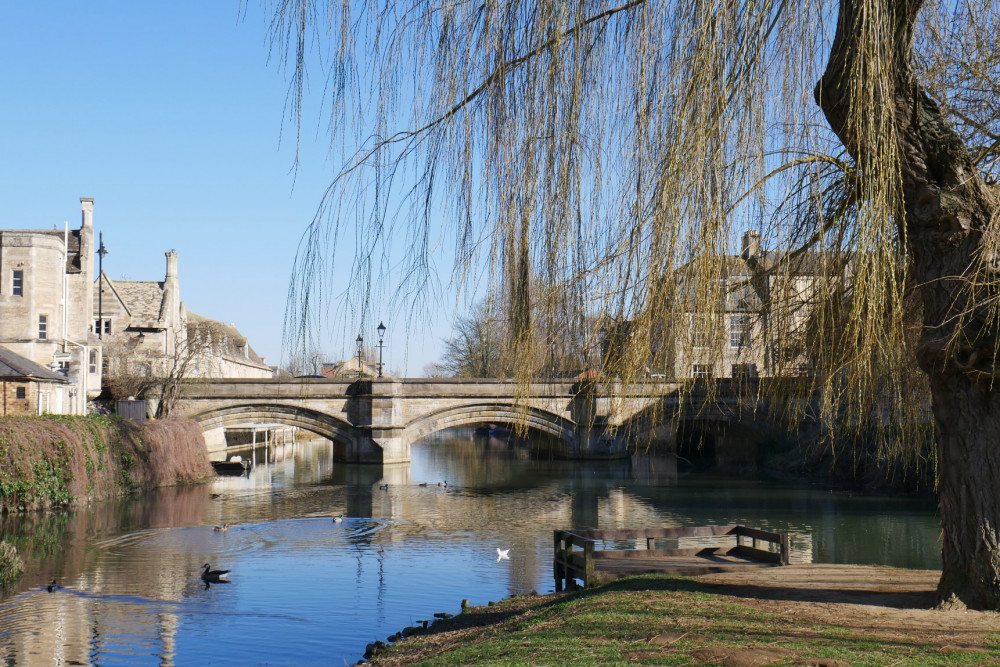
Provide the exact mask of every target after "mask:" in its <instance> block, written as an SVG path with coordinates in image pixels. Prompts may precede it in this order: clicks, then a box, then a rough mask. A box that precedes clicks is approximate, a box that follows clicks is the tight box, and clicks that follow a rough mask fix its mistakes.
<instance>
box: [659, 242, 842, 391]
mask: <svg viewBox="0 0 1000 667" xmlns="http://www.w3.org/2000/svg"><path fill="white" fill-rule="evenodd" d="M720 260H721V261H720V262H719V264H720V267H721V275H720V277H719V279H718V280H717V281H716V283H715V284H714V285H713V286H712V288H713V289H715V290H716V293H715V298H716V299H717V303H718V304H719V307H718V308H717V309H713V310H711V311H706V310H705V309H698V308H689V309H687V311H686V312H685V313H684V314H683V316H682V318H683V321H682V322H681V326H679V327H678V329H677V331H676V336H677V338H678V340H677V341H676V345H675V350H674V355H673V362H674V363H673V373H674V377H676V378H679V379H684V378H689V379H690V378H755V377H776V376H786V377H787V376H789V375H803V374H808V373H809V372H810V371H811V369H810V364H809V360H808V358H807V357H806V355H805V352H804V345H803V341H805V340H806V338H807V337H808V327H809V326H810V321H809V317H810V314H811V305H810V304H811V303H812V302H813V300H814V298H815V296H816V291H817V290H816V288H817V285H818V284H819V281H820V278H821V277H822V278H823V279H824V280H825V279H826V278H829V277H830V275H831V273H832V272H842V273H843V274H844V275H842V276H841V277H842V278H843V279H844V280H845V282H846V280H847V273H848V272H849V265H838V264H836V263H835V262H830V261H827V260H825V259H824V258H823V257H822V256H820V255H817V254H814V253H802V254H800V255H796V256H791V255H788V254H787V253H781V252H774V251H771V252H768V251H764V250H762V248H761V242H760V233H759V232H757V231H756V230H750V231H748V232H746V233H745V234H744V235H743V239H742V244H741V251H740V254H738V255H729V256H726V257H722V258H720Z"/></svg>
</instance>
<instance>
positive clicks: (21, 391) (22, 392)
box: [14, 387, 28, 398]
mask: <svg viewBox="0 0 1000 667" xmlns="http://www.w3.org/2000/svg"><path fill="white" fill-rule="evenodd" d="M14 396H15V397H16V398H27V397H28V390H27V389H25V388H24V387H18V388H17V389H16V390H15V393H14Z"/></svg>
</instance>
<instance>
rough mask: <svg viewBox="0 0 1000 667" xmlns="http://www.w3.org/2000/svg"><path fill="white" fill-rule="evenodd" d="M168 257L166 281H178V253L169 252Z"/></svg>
mask: <svg viewBox="0 0 1000 667" xmlns="http://www.w3.org/2000/svg"><path fill="white" fill-rule="evenodd" d="M166 255H167V276H166V279H165V281H166V282H170V279H171V278H173V279H174V280H177V252H176V251H175V250H168V251H167V253H166Z"/></svg>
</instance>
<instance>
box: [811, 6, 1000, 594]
mask: <svg viewBox="0 0 1000 667" xmlns="http://www.w3.org/2000/svg"><path fill="white" fill-rule="evenodd" d="M921 4H922V0H841V4H840V14H839V18H838V25H837V34H836V36H835V39H834V43H833V47H832V50H831V54H830V60H829V63H828V65H827V70H826V72H825V74H824V75H823V78H822V80H821V81H820V82H819V84H818V85H817V88H816V99H817V102H818V103H819V105H820V107H821V108H822V109H823V112H824V113H825V114H826V117H827V120H828V121H829V123H830V126H831V128H832V129H833V130H834V132H836V133H837V135H838V136H839V137H840V139H841V140H842V141H843V143H844V145H845V147H846V148H847V150H848V151H849V152H850V153H851V155H852V156H853V157H854V159H855V160H856V161H857V163H858V165H859V171H860V172H861V173H862V174H864V177H866V178H874V179H885V180H884V181H883V182H893V180H894V179H897V180H896V182H898V183H899V186H900V193H901V195H902V210H900V211H899V212H898V213H897V214H896V215H895V216H894V219H895V222H896V224H897V225H898V231H899V235H900V238H901V239H903V240H904V241H905V244H906V252H907V255H908V257H909V259H910V260H911V271H910V274H909V277H910V280H911V284H912V285H913V286H914V287H915V289H917V290H918V291H919V293H920V296H921V299H922V303H923V310H924V327H923V331H922V334H921V339H920V342H919V345H918V348H917V352H918V358H919V360H920V365H921V368H922V369H923V370H924V371H925V372H926V373H927V374H928V377H929V379H930V387H931V395H932V400H933V406H934V417H935V422H936V427H937V451H938V470H939V479H938V497H939V503H940V510H941V524H942V540H943V545H942V560H943V571H942V575H941V581H940V583H939V585H938V596H939V598H940V600H941V601H942V602H946V603H948V602H952V603H954V602H956V601H961V602H962V603H964V604H965V605H967V606H969V607H974V608H989V609H1000V533H998V530H1000V491H998V485H1000V384H996V380H997V352H998V349H997V344H998V340H1000V337H998V335H997V333H998V331H997V329H998V327H997V321H996V317H995V315H994V314H992V313H991V312H990V306H989V303H990V301H992V300H994V299H995V298H996V295H997V293H998V290H997V288H996V286H997V284H998V283H997V275H998V273H997V266H998V262H997V251H996V249H997V242H996V238H995V235H996V230H995V229H993V228H992V226H991V224H990V223H991V221H992V220H993V218H994V216H995V214H996V213H997V211H998V202H997V196H996V193H995V192H992V191H991V190H990V188H989V187H987V186H986V184H985V183H984V181H983V180H982V178H981V177H980V175H979V172H978V169H977V168H976V165H975V163H974V162H973V161H972V158H971V157H970V155H969V153H968V151H967V149H966V147H965V146H964V145H963V143H962V141H961V139H960V138H959V137H958V135H957V134H955V132H954V131H952V129H951V128H950V127H949V126H948V124H947V122H946V120H945V119H944V117H943V115H942V114H941V112H940V110H939V109H938V108H937V106H936V105H935V104H934V103H933V102H932V101H931V100H930V99H929V98H928V97H927V95H926V94H925V93H924V91H923V90H922V89H921V87H920V86H919V84H918V83H917V81H916V78H915V76H914V74H913V70H912V68H911V66H910V59H911V55H912V48H913V29H914V24H915V21H916V16H917V13H918V11H919V9H920V6H921ZM879 17H881V18H884V19H885V20H883V21H881V22H878V21H877V20H876V19H877V18H879ZM877 26H881V33H879V28H878V27H877ZM886 65H888V66H889V67H890V72H891V76H890V79H891V80H890V81H884V78H883V79H881V80H880V79H878V75H877V74H876V72H877V70H878V68H879V66H886ZM859 81H861V82H862V84H861V85H858V82H859ZM879 83H882V84H884V85H883V87H879V85H878V84H879ZM871 91H882V92H881V97H878V96H876V95H874V94H872V93H871ZM872 118H875V119H877V120H881V121H885V123H884V127H886V128H888V130H887V134H888V135H889V136H882V137H878V136H873V135H872V133H871V132H870V128H871V127H873V126H878V123H877V122H876V123H869V124H868V125H867V127H868V128H869V131H867V132H866V131H865V129H864V128H865V127H866V125H865V122H867V121H870V120H871V119H872ZM880 142H881V143H880ZM892 151H895V153H896V155H897V160H898V168H899V172H898V173H892V172H891V168H890V169H889V170H887V169H886V167H885V166H882V169H881V171H880V170H879V166H880V165H886V164H890V165H891V164H892V161H891V160H889V161H883V158H884V157H885V156H886V155H887V154H890V153H891V152H892Z"/></svg>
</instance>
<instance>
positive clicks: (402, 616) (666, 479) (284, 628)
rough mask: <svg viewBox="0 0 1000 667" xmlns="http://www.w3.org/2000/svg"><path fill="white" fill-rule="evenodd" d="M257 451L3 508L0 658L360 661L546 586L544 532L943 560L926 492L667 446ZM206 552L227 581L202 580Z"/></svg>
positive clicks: (548, 556)
mask: <svg viewBox="0 0 1000 667" xmlns="http://www.w3.org/2000/svg"><path fill="white" fill-rule="evenodd" d="M257 457H258V460H257V466H256V467H255V469H254V471H253V472H252V473H251V474H250V475H249V476H245V477H226V478H219V479H218V480H217V481H216V482H214V483H213V484H209V485H204V486H199V487H190V488H177V489H161V490H158V491H156V492H152V493H148V494H145V495H143V496H141V497H136V498H131V499H128V500H123V501H118V502H114V503H102V504H95V505H94V506H92V507H88V508H86V509H81V510H79V511H76V512H73V513H62V514H52V515H44V516H42V515H38V516H35V515H32V516H16V517H15V516H8V517H2V522H0V532H2V534H3V539H6V540H8V541H11V542H13V543H15V544H16V546H17V547H18V550H19V551H20V553H21V554H22V557H23V558H24V560H25V566H26V571H25V574H24V576H23V577H22V578H21V580H20V582H19V583H18V584H17V586H16V587H15V588H13V589H10V590H7V591H4V592H3V593H2V598H0V659H2V660H4V661H5V662H7V663H8V664H18V665H33V664H39V665H49V664H94V665H100V664H111V663H118V664H130V665H131V664H160V665H173V664H178V665H186V664H203V663H206V662H208V661H211V662H213V663H215V664H233V665H248V664H249V665H252V664H267V665H286V664H287V665H311V664H322V665H340V664H353V663H355V662H356V661H357V660H358V659H359V658H360V657H361V655H362V653H363V652H364V649H365V645H366V644H367V643H368V642H371V641H374V640H376V639H385V638H386V636H388V635H390V634H393V633H395V632H396V631H398V630H400V629H402V628H403V627H405V626H409V625H416V624H418V622H419V621H420V620H424V619H431V620H432V619H433V614H434V613H435V612H450V613H457V612H458V611H459V609H460V605H461V600H462V599H463V598H464V599H468V600H469V601H470V603H472V604H486V603H487V602H488V601H490V600H499V599H501V598H503V597H505V596H508V595H511V594H516V593H525V592H529V591H538V592H547V591H551V590H552V588H553V580H552V566H551V560H552V531H553V529H555V528H567V527H574V528H597V527H599V528H615V527H621V528H625V527H650V526H677V525H704V524H727V523H743V524H746V525H750V526H756V527H761V528H768V529H772V530H779V531H789V532H790V533H791V535H792V537H791V542H792V550H793V558H794V559H795V560H798V561H810V560H812V561H816V562H829V563H863V564H885V565H894V566H899V567H912V568H937V567H940V546H939V543H938V535H939V532H940V525H939V523H938V519H937V517H936V515H935V510H934V506H933V504H932V503H929V502H927V501H917V500H913V499H905V498H891V497H873V496H863V495H852V494H848V493H845V492H840V491H835V490H831V489H829V488H825V487H819V486H809V485H790V484H788V483H787V482H775V481H767V480H760V479H744V478H740V477H738V476H726V477H724V478H723V477H708V476H704V475H678V473H677V469H676V466H675V465H674V464H673V462H672V461H670V460H669V459H665V458H663V459H658V458H653V457H637V458H635V459H633V460H632V461H622V462H610V463H609V462H590V463H587V462H566V461H538V460H532V459H530V458H529V457H528V454H527V450H526V449H525V448H522V447H518V446H512V445H508V444H507V443H505V442H504V441H502V440H498V439H496V438H481V437H476V436H474V435H473V434H472V433H471V432H464V431H459V432H450V433H445V434H439V435H438V436H436V437H434V438H431V439H429V440H426V441H424V442H422V443H420V444H418V445H415V446H414V447H413V450H412V463H411V464H409V465H402V466H395V467H392V468H385V469H383V468H382V467H379V466H344V465H334V464H333V463H332V456H331V449H330V446H329V444H328V443H326V444H324V443H309V444H297V445H286V446H282V447H278V448H277V450H272V451H270V452H269V453H268V454H267V455H266V456H265V454H264V452H259V453H258V454H257ZM442 482H446V483H447V486H444V485H439V483H442ZM383 485H388V487H387V488H382V486H383ZM338 515H343V519H342V521H340V522H336V521H334V520H333V517H336V516H338ZM222 524H229V525H228V529H227V530H226V531H224V532H222V531H216V530H214V529H213V527H214V526H217V525H219V526H221V525H222ZM497 549H505V550H509V559H503V560H498V558H497ZM206 562H208V563H210V564H211V565H212V568H213V569H214V568H224V569H230V570H231V573H230V575H229V576H230V579H231V583H226V584H212V585H211V586H209V587H206V586H205V585H204V584H203V583H202V581H201V579H200V578H199V572H200V568H201V566H202V565H203V564H204V563H206ZM53 579H55V580H56V586H55V587H54V588H53V590H52V591H51V592H50V591H48V590H47V586H46V584H47V583H48V582H50V581H52V580H53Z"/></svg>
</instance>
